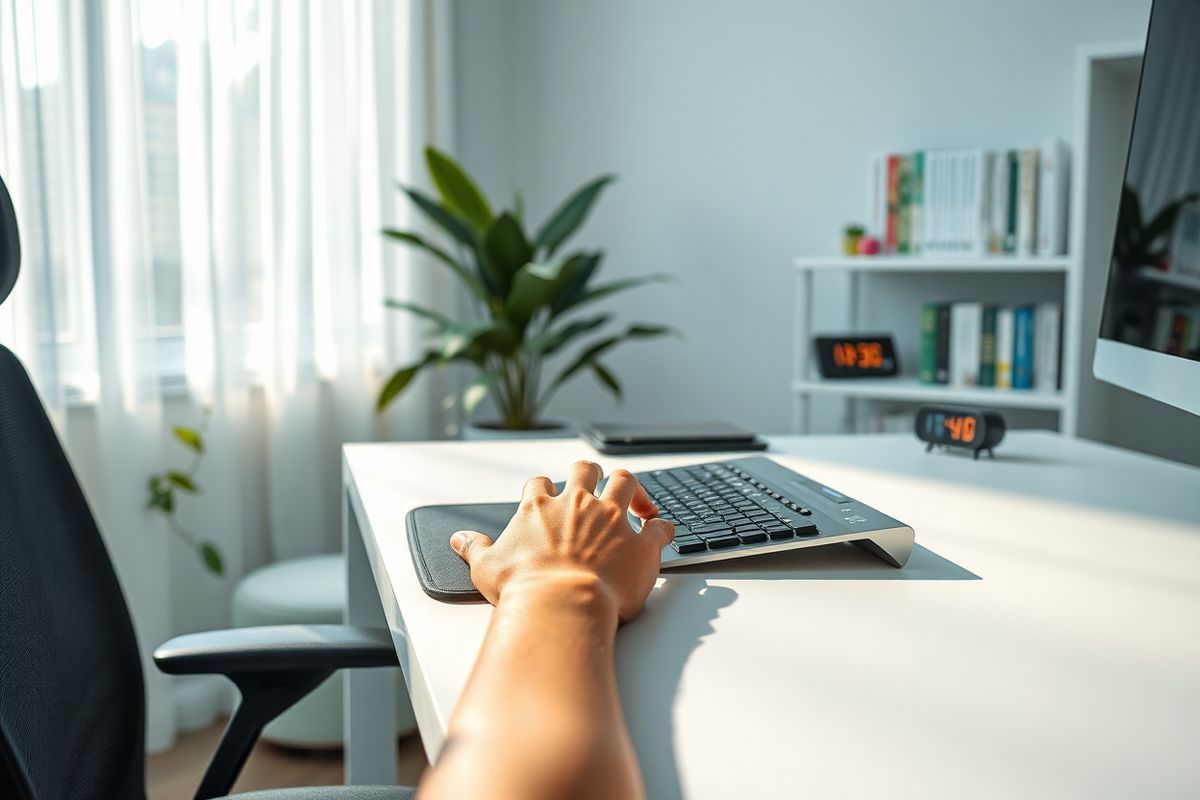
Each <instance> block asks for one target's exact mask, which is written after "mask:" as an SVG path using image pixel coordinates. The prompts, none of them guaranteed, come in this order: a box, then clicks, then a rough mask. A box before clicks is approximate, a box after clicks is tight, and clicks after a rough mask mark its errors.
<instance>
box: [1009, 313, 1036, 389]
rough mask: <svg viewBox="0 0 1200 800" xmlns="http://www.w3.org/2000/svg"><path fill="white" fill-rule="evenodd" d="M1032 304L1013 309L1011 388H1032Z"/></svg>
mask: <svg viewBox="0 0 1200 800" xmlns="http://www.w3.org/2000/svg"><path fill="white" fill-rule="evenodd" d="M1033 338H1034V308H1033V306H1017V307H1016V308H1015V309H1013V366H1012V388H1014V389H1032V388H1033Z"/></svg>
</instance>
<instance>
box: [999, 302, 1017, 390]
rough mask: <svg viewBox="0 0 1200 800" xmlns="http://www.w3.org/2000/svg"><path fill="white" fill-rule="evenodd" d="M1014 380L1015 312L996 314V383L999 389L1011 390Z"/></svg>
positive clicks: (1008, 310) (1003, 309)
mask: <svg viewBox="0 0 1200 800" xmlns="http://www.w3.org/2000/svg"><path fill="white" fill-rule="evenodd" d="M1012 378H1013V310H1012V309H1011V308H1001V309H1000V310H999V311H997V312H996V383H995V386H996V388H997V389H1011V388H1012Z"/></svg>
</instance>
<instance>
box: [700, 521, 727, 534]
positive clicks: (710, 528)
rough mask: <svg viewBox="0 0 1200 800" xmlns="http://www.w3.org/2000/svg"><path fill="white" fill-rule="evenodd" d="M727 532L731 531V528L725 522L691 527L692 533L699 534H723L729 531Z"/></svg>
mask: <svg viewBox="0 0 1200 800" xmlns="http://www.w3.org/2000/svg"><path fill="white" fill-rule="evenodd" d="M727 530H729V526H728V525H726V524H725V523H723V522H714V523H711V524H710V523H706V524H703V525H695V526H691V531H692V533H697V534H702V533H721V532H722V531H727Z"/></svg>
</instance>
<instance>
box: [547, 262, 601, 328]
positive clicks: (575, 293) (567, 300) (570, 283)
mask: <svg viewBox="0 0 1200 800" xmlns="http://www.w3.org/2000/svg"><path fill="white" fill-rule="evenodd" d="M577 258H578V260H579V264H578V265H577V266H576V267H575V271H574V273H572V275H571V277H570V278H569V279H568V280H567V284H566V285H565V286H563V290H562V291H561V292H559V293H558V297H556V298H554V302H553V303H551V304H550V316H551V317H552V318H553V317H557V316H558V315H559V314H561V313H562V312H563V311H566V310H567V309H569V308H570V307H571V306H572V305H573V304H574V303H575V301H576V300H577V299H579V297H580V296H581V295H582V294H583V293H584V291H585V290H586V289H587V285H588V282H589V281H590V280H591V279H592V276H593V275H595V274H596V270H598V269H599V268H600V262H601V261H602V260H603V259H604V251H602V250H597V251H595V252H592V253H579V254H577Z"/></svg>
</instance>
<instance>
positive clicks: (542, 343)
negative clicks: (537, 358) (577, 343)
mask: <svg viewBox="0 0 1200 800" xmlns="http://www.w3.org/2000/svg"><path fill="white" fill-rule="evenodd" d="M610 319H612V315H611V314H597V315H596V316H594V317H588V318H587V319H579V320H575V321H574V322H571V323H568V324H567V325H564V326H563V327H561V328H559V329H558V330H555V331H547V332H546V333H543V334H542V335H541V336H535V337H533V338H532V339H529V340H527V341H526V342H525V345H524V349H525V351H526V352H528V353H531V354H533V355H541V356H549V355H553V354H554V353H556V352H557V351H558V350H560V349H561V348H562V347H563V346H564V345H566V344H567V343H568V342H570V341H571V340H572V339H574V338H575V337H576V336H581V335H582V334H585V333H588V332H590V331H594V330H595V329H596V328H599V327H600V326H601V325H603V324H604V323H606V322H608V321H609V320H610Z"/></svg>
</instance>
